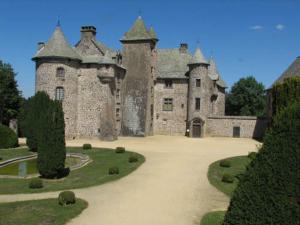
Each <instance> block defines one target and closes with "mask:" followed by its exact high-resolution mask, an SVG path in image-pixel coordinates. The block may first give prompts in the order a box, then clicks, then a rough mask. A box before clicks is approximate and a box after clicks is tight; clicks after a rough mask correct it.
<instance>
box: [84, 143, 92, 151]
mask: <svg viewBox="0 0 300 225" xmlns="http://www.w3.org/2000/svg"><path fill="white" fill-rule="evenodd" d="M82 148H83V149H85V150H88V149H92V145H91V144H83V145H82Z"/></svg>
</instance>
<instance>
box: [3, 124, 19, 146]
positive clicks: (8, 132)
mask: <svg viewBox="0 0 300 225" xmlns="http://www.w3.org/2000/svg"><path fill="white" fill-rule="evenodd" d="M17 146H18V137H17V135H16V133H15V132H14V131H13V130H12V129H10V128H9V127H7V126H5V125H2V124H0V148H14V147H17Z"/></svg>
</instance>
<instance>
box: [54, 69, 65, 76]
mask: <svg viewBox="0 0 300 225" xmlns="http://www.w3.org/2000/svg"><path fill="white" fill-rule="evenodd" d="M56 77H59V78H65V69H64V68H62V67H58V68H57V69H56Z"/></svg>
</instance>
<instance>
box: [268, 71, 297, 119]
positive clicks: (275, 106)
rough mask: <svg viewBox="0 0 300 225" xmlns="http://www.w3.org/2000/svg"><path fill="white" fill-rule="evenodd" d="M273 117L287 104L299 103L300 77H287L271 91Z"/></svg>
mask: <svg viewBox="0 0 300 225" xmlns="http://www.w3.org/2000/svg"><path fill="white" fill-rule="evenodd" d="M271 95H272V110H273V116H275V115H276V113H277V112H279V111H280V110H282V109H284V108H285V107H287V106H288V105H289V104H292V103H294V102H297V101H300V77H289V78H286V79H284V82H283V83H278V84H275V85H274V86H273V87H272V89H271Z"/></svg>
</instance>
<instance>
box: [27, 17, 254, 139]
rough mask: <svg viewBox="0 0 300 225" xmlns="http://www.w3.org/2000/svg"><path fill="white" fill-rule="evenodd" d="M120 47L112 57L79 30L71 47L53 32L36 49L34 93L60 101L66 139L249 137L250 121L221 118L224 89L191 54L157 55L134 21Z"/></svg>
mask: <svg viewBox="0 0 300 225" xmlns="http://www.w3.org/2000/svg"><path fill="white" fill-rule="evenodd" d="M120 41H121V43H122V45H123V49H122V51H114V50H112V49H110V48H108V47H107V46H105V45H104V44H103V43H101V42H99V41H98V40H97V39H96V28H95V27H94V26H83V27H81V39H80V41H79V42H78V43H77V44H76V45H75V47H74V48H73V47H71V46H70V45H69V43H68V42H67V41H66V38H65V37H64V34H63V32H62V30H61V27H60V26H57V27H56V29H55V31H54V33H53V35H52V37H51V38H50V40H49V41H48V42H47V43H42V42H40V43H39V44H38V51H37V53H36V55H35V56H34V57H33V60H34V61H35V62H36V91H45V92H47V93H48V94H49V96H50V98H52V99H57V100H60V101H62V104H63V109H64V113H65V124H66V137H67V138H77V137H89V138H92V137H97V138H100V139H101V140H115V139H117V137H118V136H119V135H122V136H148V135H153V134H164V135H187V136H190V137H203V136H232V135H238V136H241V137H253V136H255V134H254V133H255V131H254V130H255V129H256V128H255V127H256V126H257V125H256V124H257V118H253V117H228V116H224V112H225V89H226V83H225V82H224V81H223V80H222V78H221V77H220V74H219V72H218V70H217V67H216V63H215V62H214V60H213V59H210V60H209V61H207V60H206V59H205V57H204V56H203V54H202V52H201V50H200V49H199V48H197V49H196V51H195V53H194V54H193V55H191V54H190V53H189V50H188V45H187V44H184V43H183V44H180V46H179V47H178V48H174V49H158V48H157V42H158V38H157V36H156V33H155V31H154V29H153V28H152V27H151V28H150V29H147V28H146V26H145V24H144V22H143V20H142V18H141V17H139V18H138V19H137V20H136V21H135V23H134V24H133V26H132V28H131V29H130V30H129V31H128V32H126V33H125V34H124V36H123V37H122V38H121V40H120Z"/></svg>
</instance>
